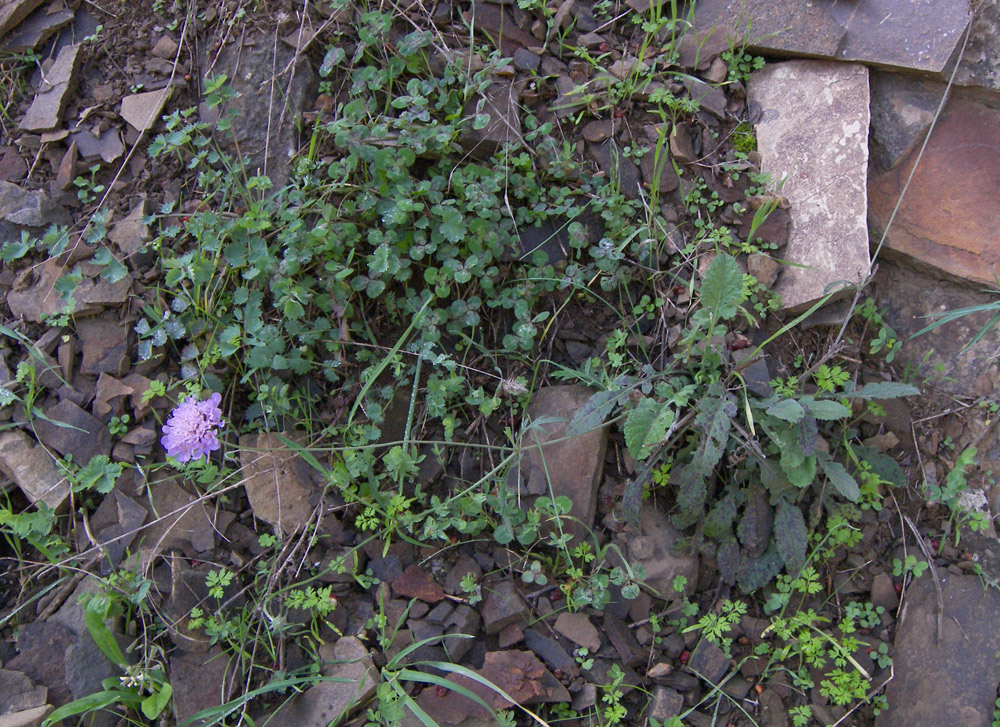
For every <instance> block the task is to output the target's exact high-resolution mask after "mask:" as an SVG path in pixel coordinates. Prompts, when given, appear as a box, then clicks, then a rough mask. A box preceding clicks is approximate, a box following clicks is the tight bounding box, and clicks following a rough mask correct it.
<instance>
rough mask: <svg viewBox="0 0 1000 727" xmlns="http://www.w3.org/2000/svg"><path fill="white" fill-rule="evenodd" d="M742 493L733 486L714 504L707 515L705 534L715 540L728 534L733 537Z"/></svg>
mask: <svg viewBox="0 0 1000 727" xmlns="http://www.w3.org/2000/svg"><path fill="white" fill-rule="evenodd" d="M742 499H743V496H742V494H741V493H740V491H739V490H737V489H736V488H731V489H730V490H729V491H728V492H727V493H726V495H725V497H723V498H722V499H721V500H719V501H718V502H716V503H715V505H713V506H712V509H711V510H709V512H708V515H706V516H705V523H704V525H703V528H704V532H705V535H706V536H708V537H709V538H713V539H715V540H722V539H724V538H725V537H726V536H727V535H728V536H729V537H732V527H733V522H734V521H735V520H736V508H737V507H739V504H740V500H742Z"/></svg>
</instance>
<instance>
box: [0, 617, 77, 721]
mask: <svg viewBox="0 0 1000 727" xmlns="http://www.w3.org/2000/svg"><path fill="white" fill-rule="evenodd" d="M75 641H76V634H74V633H73V631H72V630H71V629H69V628H68V627H66V626H64V625H63V624H59V623H51V622H47V621H39V622H35V623H29V624H25V625H24V626H22V627H21V630H20V631H19V632H18V635H17V651H18V655H17V656H16V657H14V658H13V659H11V660H10V662H8V663H7V664H6V668H7V669H11V670H14V671H20V672H24V674H26V675H27V676H28V677H29V678H30V679H31V680H32V681H33V682H35V683H37V684H44V685H45V686H46V687H48V689H49V698H50V699H51V700H52V702H53V703H54V704H65V703H66V702H68V701H70V700H71V699H72V698H73V694H72V692H71V691H70V689H69V687H68V685H67V684H66V665H65V656H66V653H67V652H68V651H69V649H70V648H71V647H72V646H73V644H74V642H75Z"/></svg>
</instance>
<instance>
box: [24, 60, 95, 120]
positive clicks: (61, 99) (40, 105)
mask: <svg viewBox="0 0 1000 727" xmlns="http://www.w3.org/2000/svg"><path fill="white" fill-rule="evenodd" d="M82 47H83V46H82V45H81V44H77V45H68V46H66V47H64V48H63V49H62V50H61V51H59V55H57V56H56V60H55V62H54V63H53V64H52V66H51V67H50V68H49V70H48V72H46V73H44V74H42V85H41V86H40V87H39V89H38V93H36V94H35V98H34V100H33V101H32V102H31V106H29V107H28V112H27V113H26V114H25V115H24V118H23V119H21V123H20V126H21V128H22V129H24V130H25V131H51V130H52V129H55V128H56V127H57V126H59V124H60V123H61V121H62V112H63V108H64V107H65V106H66V98H67V96H68V94H69V90H70V86H71V85H72V83H73V81H74V78H75V77H76V71H77V67H78V65H79V64H78V62H77V61H78V59H79V56H80V49H81V48H82Z"/></svg>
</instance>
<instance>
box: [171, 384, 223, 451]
mask: <svg viewBox="0 0 1000 727" xmlns="http://www.w3.org/2000/svg"><path fill="white" fill-rule="evenodd" d="M221 401H222V396H221V395H220V394H212V395H211V396H210V397H208V398H207V399H206V400H205V401H198V400H197V399H196V398H195V397H193V396H189V397H188V398H187V399H185V400H184V401H183V402H181V403H180V404H178V405H177V406H176V407H175V408H174V410H173V411H172V412H170V418H168V419H167V423H166V424H164V425H163V437H161V438H160V444H162V445H163V448H164V449H166V450H167V454H168V455H169V456H171V457H175V458H176V459H177V461H178V462H189V461H191V460H193V459H201V458H202V457H208V453H209V452H214V451H215V450H217V449H218V448H219V440H218V438H217V437H216V432H217V430H218V428H219V427H221V426H222V425H223V424H224V422H223V421H222V410H220V409H219V403H220V402H221Z"/></svg>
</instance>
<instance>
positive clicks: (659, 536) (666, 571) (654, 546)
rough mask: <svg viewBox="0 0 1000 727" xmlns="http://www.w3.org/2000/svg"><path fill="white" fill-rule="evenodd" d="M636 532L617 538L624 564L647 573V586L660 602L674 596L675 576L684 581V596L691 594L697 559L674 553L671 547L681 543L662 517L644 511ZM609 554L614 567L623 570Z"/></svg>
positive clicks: (692, 555)
mask: <svg viewBox="0 0 1000 727" xmlns="http://www.w3.org/2000/svg"><path fill="white" fill-rule="evenodd" d="M639 517H640V527H639V532H638V533H635V532H630V531H626V532H625V533H622V534H621V535H619V536H617V540H618V543H619V547H621V549H622V551H623V552H624V553H625V558H626V562H627V563H628V564H630V565H632V566H635V565H641V566H642V567H643V568H645V570H646V579H645V583H646V585H647V586H648V587H649V588H651V589H652V590H653V591H654V592H656V593H657V594H658V595H659V596H660V597H661V598H669V597H671V596H672V595H673V593H674V590H673V583H674V579H675V578H676V577H677V576H684V577H685V578H686V579H687V586H686V587H685V593H688V594H690V593H693V592H694V587H695V585H696V584H697V582H698V556H697V554H687V553H684V552H681V553H675V552H674V546H676V545H677V544H678V543H679V542H680V540H681V534H680V533H679V532H677V530H675V529H674V528H673V527H672V526H671V525H670V523H669V522H667V518H666V516H665V515H663V513H661V512H660V511H659V510H657V509H655V508H653V507H644V508H643V509H642V512H641V513H640V515H639ZM611 552H612V560H613V561H614V564H615V565H619V566H623V565H624V563H621V562H618V561H619V560H620V559H619V558H618V556H617V555H615V554H614V551H611Z"/></svg>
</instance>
